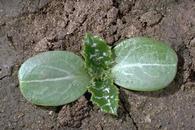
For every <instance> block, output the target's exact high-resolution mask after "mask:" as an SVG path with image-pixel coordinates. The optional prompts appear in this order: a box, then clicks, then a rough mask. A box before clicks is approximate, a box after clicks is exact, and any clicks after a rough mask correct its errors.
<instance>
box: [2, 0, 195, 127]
mask: <svg viewBox="0 0 195 130" xmlns="http://www.w3.org/2000/svg"><path fill="white" fill-rule="evenodd" d="M86 32H91V33H93V34H95V35H99V36H101V37H103V38H104V39H106V40H107V41H108V43H109V44H110V45H112V46H113V45H115V44H117V42H119V41H121V40H122V39H125V38H129V37H134V36H148V37H154V38H155V39H159V40H162V41H165V42H166V43H167V44H169V45H170V46H171V47H172V48H173V49H174V50H175V51H176V53H177V55H178V57H179V64H178V73H177V75H176V78H175V80H174V81H173V82H172V83H171V84H170V85H169V86H168V87H167V88H165V89H163V90H161V91H158V92H135V91H129V90H125V89H122V88H120V100H121V102H120V107H119V112H118V117H114V116H111V115H109V114H105V113H102V112H101V111H100V110H99V109H98V108H97V107H96V106H94V105H93V104H92V103H91V102H90V101H89V97H90V95H89V94H88V93H86V94H85V95H84V96H83V97H81V98H80V99H79V100H78V101H76V102H73V103H71V104H69V105H65V106H60V107H57V108H45V107H39V106H35V105H32V104H31V103H29V102H27V101H26V100H25V99H24V97H23V96H22V95H21V93H20V91H19V88H18V79H17V71H18V68H19V66H20V65H21V64H22V63H23V62H24V61H25V60H26V59H28V58H29V57H31V56H33V55H35V54H37V53H40V52H43V51H52V50H67V51H72V52H75V53H76V54H78V55H79V54H80V50H81V47H82V39H83V36H84V35H85V33H86ZM162 76H163V75H162ZM194 86H195V1H194V0H185V1H184V0H101V1H100V0H93V1H90V2H89V1H88V0H52V1H51V0H34V2H32V1H31V0H26V2H24V1H22V0H18V1H14V0H1V1H0V128H1V129H3V130H11V129H14V130H26V129H28V130H61V129H63V130H66V129H67V130H69V129H74V130H77V129H84V130H95V129H97V130H111V129H112V130H115V129H116V130H127V129H132V130H173V129H177V130H194V129H195V123H194V122H195V117H194V116H195V87H194Z"/></svg>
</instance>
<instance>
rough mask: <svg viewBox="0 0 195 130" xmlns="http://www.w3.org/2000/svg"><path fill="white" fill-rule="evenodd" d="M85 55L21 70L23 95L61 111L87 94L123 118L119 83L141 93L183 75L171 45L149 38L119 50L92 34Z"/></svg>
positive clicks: (54, 57) (41, 60)
mask: <svg viewBox="0 0 195 130" xmlns="http://www.w3.org/2000/svg"><path fill="white" fill-rule="evenodd" d="M82 55H83V57H84V61H83V60H82V59H81V58H80V57H79V56H77V55H75V54H74V53H71V52H67V51H51V52H44V53H40V54H38V55H36V56H34V57H32V58H30V59H28V60H27V61H26V62H24V63H23V64H22V66H21V68H20V70H19V75H18V76H19V82H20V90H21V92H22V94H23V95H24V97H25V98H26V99H27V100H29V101H30V102H32V103H34V104H37V105H43V106H58V105H63V104H67V103H70V102H73V101H75V100H76V99H78V98H79V97H80V96H81V95H83V94H84V93H85V92H86V91H87V90H88V91H89V92H90V93H92V96H91V101H92V102H93V103H95V104H96V105H98V106H99V107H100V109H101V110H102V111H104V112H106V113H111V114H115V115H116V114H117V108H118V101H119V98H118V95H119V91H118V88H117V87H116V85H114V82H115V83H116V84H117V85H119V86H121V87H124V88H127V89H131V90H137V91H154V90H159V89H162V88H164V87H165V86H167V85H168V84H169V83H170V82H171V81H172V80H173V79H174V77H175V74H176V71H177V55H176V53H175V52H174V51H173V50H172V49H171V48H170V47H168V46H167V45H166V44H164V43H162V42H159V41H156V40H153V39H150V38H144V37H137V38H130V39H127V40H124V41H122V42H120V43H118V44H117V46H115V47H114V49H113V50H111V47H109V46H108V45H107V44H106V42H105V41H104V40H102V39H101V38H99V37H96V36H92V35H91V34H87V35H86V36H85V38H84V45H83V51H82Z"/></svg>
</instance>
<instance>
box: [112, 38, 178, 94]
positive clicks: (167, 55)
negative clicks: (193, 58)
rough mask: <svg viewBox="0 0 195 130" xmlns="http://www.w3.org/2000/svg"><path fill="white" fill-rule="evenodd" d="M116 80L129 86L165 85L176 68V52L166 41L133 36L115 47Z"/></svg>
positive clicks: (152, 87)
mask: <svg viewBox="0 0 195 130" xmlns="http://www.w3.org/2000/svg"><path fill="white" fill-rule="evenodd" d="M114 52H115V55H116V59H115V61H116V65H115V66H114V67H113V68H112V74H113V77H114V80H115V83H116V84H118V85H120V86H122V87H125V88H127V89H132V90H137V91H154V90H158V89H161V88H164V87H166V86H167V85H168V84H169V83H170V82H171V81H172V80H173V79H174V77H175V75H176V72H177V55H176V53H175V52H174V51H173V50H172V49H171V48H170V47H169V46H168V45H166V44H165V43H162V42H160V41H156V40H153V39H150V38H143V37H137V38H130V39H127V40H124V41H122V42H121V43H119V44H118V45H117V46H116V47H115V48H114Z"/></svg>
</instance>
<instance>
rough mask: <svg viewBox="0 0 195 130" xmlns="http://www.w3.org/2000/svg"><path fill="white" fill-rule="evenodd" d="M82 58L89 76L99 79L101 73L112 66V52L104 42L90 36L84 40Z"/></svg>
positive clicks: (87, 35)
mask: <svg viewBox="0 0 195 130" xmlns="http://www.w3.org/2000/svg"><path fill="white" fill-rule="evenodd" d="M83 56H84V58H85V63H86V68H87V69H88V72H89V74H90V75H91V76H93V77H94V76H95V77H100V76H102V74H103V73H102V72H103V71H105V70H108V69H110V67H111V65H112V52H111V49H110V47H109V46H108V45H107V44H106V42H105V41H104V40H103V39H101V38H99V37H97V36H92V35H91V34H86V36H85V38H84V49H83Z"/></svg>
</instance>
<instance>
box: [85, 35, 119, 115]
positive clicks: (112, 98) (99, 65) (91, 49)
mask: <svg viewBox="0 0 195 130" xmlns="http://www.w3.org/2000/svg"><path fill="white" fill-rule="evenodd" d="M83 55H84V58H85V63H86V68H87V70H88V72H89V74H90V75H91V77H93V78H92V84H91V85H90V87H89V91H90V92H91V93H92V97H91V101H92V102H93V103H95V104H97V105H98V106H99V107H100V109H101V110H102V111H104V112H107V113H111V114H115V115H116V114H117V108H118V89H117V88H116V86H115V85H114V84H113V79H112V75H111V65H112V63H113V59H112V52H111V48H110V47H109V46H108V45H107V44H106V42H105V41H104V40H102V39H100V38H99V37H96V36H92V35H91V34H87V35H86V36H85V39H84V50H83Z"/></svg>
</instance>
